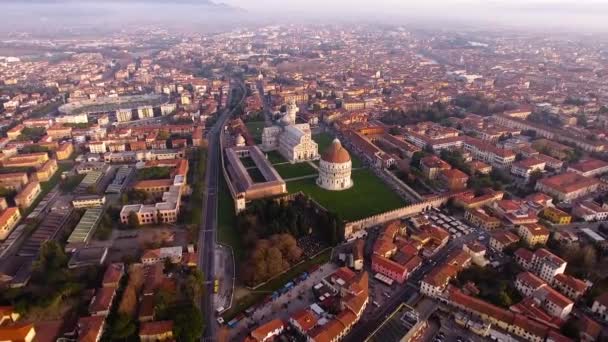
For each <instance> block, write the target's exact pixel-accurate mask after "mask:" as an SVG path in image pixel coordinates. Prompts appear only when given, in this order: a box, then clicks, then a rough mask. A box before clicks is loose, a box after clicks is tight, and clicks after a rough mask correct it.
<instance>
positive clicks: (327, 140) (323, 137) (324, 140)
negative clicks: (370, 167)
mask: <svg viewBox="0 0 608 342" xmlns="http://www.w3.org/2000/svg"><path fill="white" fill-rule="evenodd" d="M312 139H313V140H314V141H316V142H317V144H318V145H319V154H321V155H322V154H323V152H325V150H326V149H327V148H328V147H329V146H330V145H331V144H332V142H333V141H334V136H333V135H331V134H329V133H320V134H316V135H314V136H313V137H312ZM349 152H350V151H349ZM350 159H351V160H352V162H353V167H362V166H363V162H361V159H359V157H357V156H356V155H355V154H354V153H351V154H350Z"/></svg>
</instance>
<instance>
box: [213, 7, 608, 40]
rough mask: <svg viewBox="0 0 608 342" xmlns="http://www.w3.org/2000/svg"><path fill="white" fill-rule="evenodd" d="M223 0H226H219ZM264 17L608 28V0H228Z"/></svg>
mask: <svg viewBox="0 0 608 342" xmlns="http://www.w3.org/2000/svg"><path fill="white" fill-rule="evenodd" d="M218 1H222V0H218ZM223 2H225V3H227V4H230V5H234V6H238V7H241V8H243V9H246V10H247V11H249V12H250V13H255V14H257V15H260V16H269V15H273V16H276V15H281V16H282V17H283V19H286V18H287V19H288V18H290V17H294V18H296V17H302V16H306V17H309V16H311V15H312V16H313V17H318V18H323V19H326V18H332V17H334V18H340V17H342V18H344V17H349V16H354V17H361V16H363V17H367V18H369V19H370V20H382V19H383V18H387V19H388V18H391V19H393V20H394V19H396V18H397V19H407V20H409V21H412V22H413V21H424V20H426V19H434V20H437V19H438V20H446V22H447V21H449V22H462V23H471V24H475V23H479V22H483V23H486V24H492V23H496V24H497V25H509V26H527V25H533V26H537V27H541V28H544V29H553V28H555V29H561V30H572V31H585V30H587V29H595V30H601V31H604V32H608V21H607V20H606V15H607V14H608V0H223Z"/></svg>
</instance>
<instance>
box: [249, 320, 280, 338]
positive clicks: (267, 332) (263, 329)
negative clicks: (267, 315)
mask: <svg viewBox="0 0 608 342" xmlns="http://www.w3.org/2000/svg"><path fill="white" fill-rule="evenodd" d="M284 329H285V323H283V321H282V320H280V319H273V320H272V321H270V322H268V323H265V324H262V325H261V326H259V327H258V328H256V329H255V330H253V331H252V332H251V337H252V338H253V341H256V342H266V341H272V340H274V337H275V336H278V335H279V334H281V333H282V332H283V330H284Z"/></svg>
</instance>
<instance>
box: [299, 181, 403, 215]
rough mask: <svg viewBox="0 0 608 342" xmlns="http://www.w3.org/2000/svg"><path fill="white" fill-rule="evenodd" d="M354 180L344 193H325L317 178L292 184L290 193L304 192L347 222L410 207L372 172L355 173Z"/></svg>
mask: <svg viewBox="0 0 608 342" xmlns="http://www.w3.org/2000/svg"><path fill="white" fill-rule="evenodd" d="M352 178H353V181H354V183H355V185H354V186H353V187H352V188H350V189H348V190H344V191H327V190H324V189H321V188H320V187H318V186H317V184H316V183H315V179H314V178H311V179H303V180H299V181H293V182H289V184H287V190H289V192H290V193H295V192H298V191H302V192H304V193H305V194H307V195H309V196H310V197H312V198H314V199H315V200H316V201H317V202H319V204H321V205H322V206H324V207H325V208H326V209H328V210H330V211H333V212H336V213H337V214H339V215H340V217H341V218H342V219H343V220H346V221H355V220H359V219H362V218H365V217H368V216H371V215H375V214H378V213H382V212H385V211H389V210H392V209H397V208H400V207H402V206H404V205H406V204H407V203H406V202H405V201H404V200H403V199H402V198H401V197H399V196H398V195H397V194H396V193H394V192H393V191H392V190H391V189H390V188H389V187H388V186H387V185H385V184H384V183H383V182H382V180H380V179H378V177H376V176H375V175H374V174H373V173H372V172H371V171H369V170H357V171H353V174H352Z"/></svg>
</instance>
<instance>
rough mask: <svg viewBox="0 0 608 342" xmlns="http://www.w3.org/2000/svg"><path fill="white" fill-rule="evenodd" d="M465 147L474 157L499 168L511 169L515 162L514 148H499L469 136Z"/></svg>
mask: <svg viewBox="0 0 608 342" xmlns="http://www.w3.org/2000/svg"><path fill="white" fill-rule="evenodd" d="M463 147H464V150H465V151H467V152H469V153H471V155H472V156H473V159H476V160H479V161H482V162H484V163H488V164H490V165H492V166H493V167H496V168H499V169H509V168H510V167H511V165H512V164H513V162H515V152H513V151H512V150H509V149H501V148H498V147H496V146H495V145H493V144H491V143H488V142H485V141H483V140H480V139H477V138H471V137H467V138H466V139H465V141H464V144H463Z"/></svg>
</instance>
